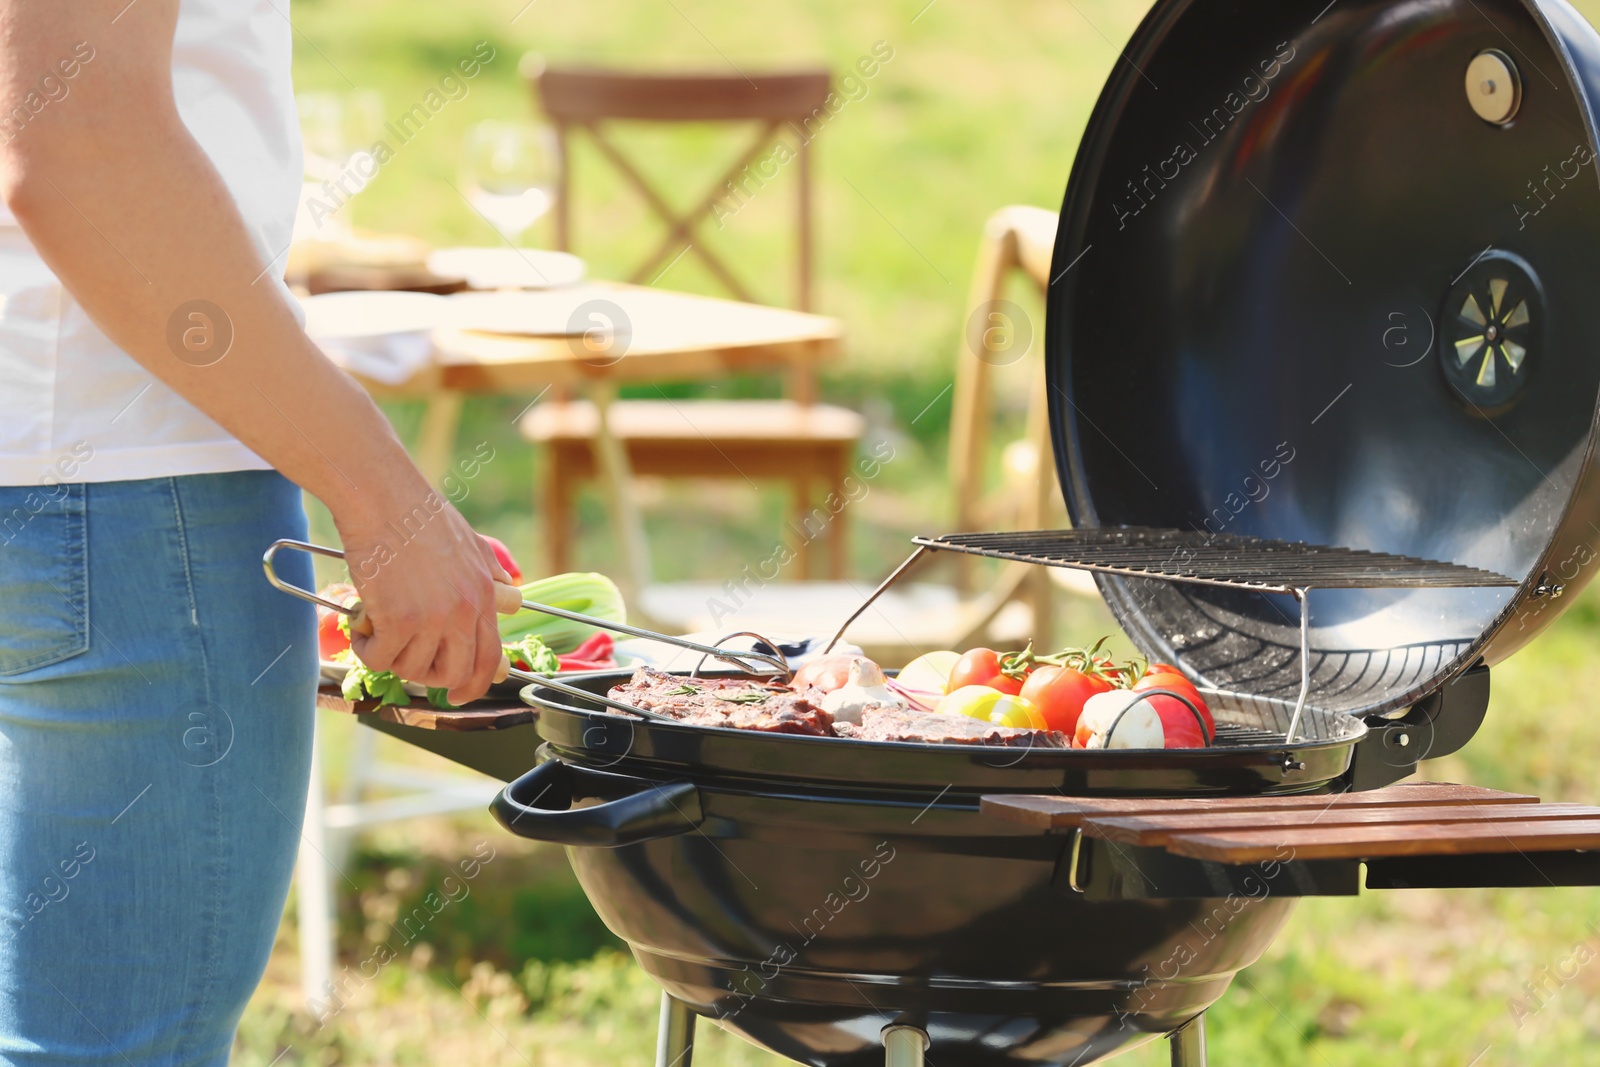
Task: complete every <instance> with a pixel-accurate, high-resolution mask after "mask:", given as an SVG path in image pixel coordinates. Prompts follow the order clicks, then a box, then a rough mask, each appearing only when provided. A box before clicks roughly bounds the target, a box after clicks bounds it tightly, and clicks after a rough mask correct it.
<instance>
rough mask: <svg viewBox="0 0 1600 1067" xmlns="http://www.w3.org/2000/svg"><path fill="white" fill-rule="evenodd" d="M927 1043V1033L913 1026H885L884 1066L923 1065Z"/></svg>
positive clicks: (905, 1066)
mask: <svg viewBox="0 0 1600 1067" xmlns="http://www.w3.org/2000/svg"><path fill="white" fill-rule="evenodd" d="M928 1044H929V1041H928V1035H927V1034H926V1033H925V1032H924V1031H922V1030H920V1029H918V1028H917V1027H915V1026H885V1027H884V1028H883V1051H884V1057H883V1062H884V1067H923V1053H925V1052H927V1051H928Z"/></svg>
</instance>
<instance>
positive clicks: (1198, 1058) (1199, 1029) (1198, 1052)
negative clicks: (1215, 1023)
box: [1167, 1012, 1206, 1067]
mask: <svg viewBox="0 0 1600 1067" xmlns="http://www.w3.org/2000/svg"><path fill="white" fill-rule="evenodd" d="M1167 1040H1168V1041H1170V1042H1171V1043H1172V1067H1206V1017H1205V1013H1204V1012H1202V1013H1200V1014H1199V1015H1196V1016H1195V1017H1194V1018H1193V1019H1190V1020H1189V1021H1188V1022H1186V1023H1184V1024H1183V1025H1182V1026H1180V1027H1178V1028H1177V1029H1176V1030H1174V1031H1172V1033H1170V1034H1168V1035H1167Z"/></svg>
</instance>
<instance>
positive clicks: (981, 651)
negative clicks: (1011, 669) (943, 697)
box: [949, 648, 1023, 696]
mask: <svg viewBox="0 0 1600 1067" xmlns="http://www.w3.org/2000/svg"><path fill="white" fill-rule="evenodd" d="M1022 681H1023V680H1022V679H1021V678H1013V677H1012V676H1011V675H1009V674H1006V673H1005V672H1003V671H1002V670H1001V669H1000V653H998V652H996V651H995V650H994V649H992V648H975V649H973V650H972V651H970V652H968V653H967V654H966V655H964V656H962V657H961V658H960V659H958V660H956V665H955V669H954V670H952V671H951V672H950V688H949V692H952V693H954V692H955V691H956V690H957V689H960V688H962V687H963V686H968V685H986V686H988V687H989V688H990V689H998V690H999V691H1000V692H1002V693H1009V694H1010V695H1012V696H1016V695H1018V694H1019V693H1021V692H1022Z"/></svg>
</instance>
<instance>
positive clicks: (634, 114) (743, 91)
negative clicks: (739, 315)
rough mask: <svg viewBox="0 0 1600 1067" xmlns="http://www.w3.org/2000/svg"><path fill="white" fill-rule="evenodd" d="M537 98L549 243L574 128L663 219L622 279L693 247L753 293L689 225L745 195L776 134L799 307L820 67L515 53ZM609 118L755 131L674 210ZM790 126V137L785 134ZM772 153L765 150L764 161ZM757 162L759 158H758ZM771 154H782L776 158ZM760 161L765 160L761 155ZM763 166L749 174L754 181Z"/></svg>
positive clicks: (565, 185)
mask: <svg viewBox="0 0 1600 1067" xmlns="http://www.w3.org/2000/svg"><path fill="white" fill-rule="evenodd" d="M523 73H524V75H525V76H526V77H527V78H528V81H529V82H530V84H531V86H532V88H533V91H534V94H535V96H536V98H537V100H538V104H539V106H540V107H541V108H542V109H543V111H544V113H545V115H546V116H548V118H549V120H550V122H551V124H552V125H553V126H554V127H555V131H556V136H557V138H558V139H559V140H560V142H561V171H560V174H559V176H558V179H557V188H556V204H555V222H556V244H557V247H559V248H561V249H562V250H564V251H570V250H571V246H572V199H573V198H572V190H573V184H572V175H571V170H570V164H569V162H568V161H569V160H570V158H571V155H570V153H569V151H568V148H569V146H570V142H571V138H572V135H573V133H574V132H575V131H578V130H582V131H584V132H585V133H586V134H587V135H588V136H589V137H590V138H591V140H592V141H593V142H594V145H595V147H596V148H597V149H599V151H600V153H601V155H603V156H605V157H606V159H607V160H609V161H610V162H611V164H612V165H613V166H615V167H616V169H617V170H618V171H619V172H621V174H622V176H623V177H624V178H625V179H626V180H627V182H628V183H629V185H631V186H632V187H633V188H634V189H635V190H636V191H637V192H638V193H639V195H640V196H641V197H642V198H643V199H644V201H645V203H647V204H648V205H649V206H650V208H651V210H652V211H654V212H655V214H656V215H658V216H659V217H660V218H661V220H662V221H663V222H664V223H666V225H667V231H668V232H667V235H666V237H665V239H664V240H663V241H662V243H661V244H660V246H659V247H657V249H656V250H655V252H653V253H652V254H651V255H650V256H649V257H648V258H646V259H645V260H644V262H642V263H641V264H640V265H639V267H638V269H637V270H635V271H634V272H633V275H632V276H631V277H630V278H629V280H630V281H632V282H635V283H639V282H647V281H650V280H652V278H653V277H654V276H655V275H656V274H657V273H658V272H659V271H660V270H661V269H662V268H664V267H665V266H667V265H670V263H672V262H673V261H674V258H675V257H678V256H682V255H684V254H685V253H686V252H688V251H691V250H692V251H693V252H694V253H695V254H696V255H698V256H699V257H700V259H701V260H702V262H704V264H705V265H706V267H707V269H708V270H710V272H711V273H712V274H713V275H714V276H715V277H716V278H717V279H718V281H720V282H721V283H722V284H723V285H724V286H725V287H726V288H727V289H728V291H729V292H730V293H731V294H732V295H733V296H735V297H737V298H738V299H740V300H746V301H750V302H757V301H756V300H755V297H754V296H753V295H752V293H751V290H750V289H749V288H748V287H747V286H746V285H745V284H744V283H743V282H742V281H741V280H740V279H739V278H738V277H737V276H736V275H735V274H734V272H733V271H732V270H731V269H730V268H729V267H728V265H727V264H726V263H725V262H724V261H723V259H722V257H721V256H719V255H718V254H717V253H716V252H715V251H714V250H712V249H710V248H708V247H707V246H706V244H705V242H704V241H701V240H699V239H698V236H697V233H696V231H697V228H698V227H699V225H700V224H701V223H702V222H704V221H705V220H706V219H708V218H712V219H715V218H719V217H720V215H719V208H720V209H721V210H723V211H727V210H730V209H729V208H728V207H727V205H728V204H729V203H733V204H736V205H738V204H742V203H743V200H744V199H745V198H747V197H748V196H750V195H753V192H754V190H753V189H752V188H751V187H750V186H751V182H752V178H751V176H750V173H749V169H750V168H751V166H752V164H756V163H757V160H758V157H760V156H761V154H762V152H763V151H765V150H767V149H769V148H771V149H773V151H774V153H777V152H778V145H779V143H780V142H782V143H784V144H788V142H789V141H793V142H794V143H793V146H792V148H791V152H792V156H791V158H793V160H794V162H795V166H796V175H797V179H798V183H797V184H798V186H799V192H798V197H797V201H796V225H795V231H796V233H795V238H796V239H795V268H794V271H795V275H794V276H795V301H794V306H795V307H797V308H799V309H800V310H802V311H809V310H810V309H811V299H812V260H813V252H812V204H811V194H812V185H811V146H810V142H811V139H812V137H813V136H814V135H815V133H816V131H817V130H819V129H820V128H821V126H822V125H824V124H825V123H826V122H827V121H828V119H829V118H830V117H831V114H830V112H829V111H828V110H827V101H828V95H829V85H830V84H831V78H830V75H829V73H828V71H826V70H822V69H811V70H795V71H786V72H747V73H740V74H720V73H717V74H702V73H682V74H637V73H629V72H626V71H618V70H602V69H597V68H588V67H552V66H546V65H545V64H544V63H543V62H541V61H539V60H537V59H536V58H533V59H532V61H531V62H530V61H529V60H528V59H525V60H524V63H523ZM617 121H628V122H655V123H753V124H755V125H756V126H757V132H756V134H755V137H754V138H753V139H752V141H751V142H750V144H749V146H748V148H747V149H746V150H745V152H743V153H742V154H741V155H740V156H739V158H738V160H737V161H736V162H735V163H734V165H733V166H732V167H730V168H729V169H728V171H727V173H726V174H724V175H723V176H722V177H721V178H720V179H718V181H717V183H716V184H715V185H714V186H712V188H711V189H710V190H709V191H708V192H707V193H706V195H705V197H704V198H702V199H701V200H699V201H696V202H693V205H692V206H691V207H690V208H688V209H687V210H684V211H680V210H679V209H677V208H675V207H673V206H672V204H671V203H670V202H669V201H668V200H667V199H666V198H665V197H664V196H662V195H661V193H660V192H659V191H658V190H657V189H656V187H655V186H654V185H653V184H652V183H651V182H650V181H648V180H647V179H646V178H645V177H644V175H643V174H642V173H641V172H640V170H639V168H638V167H637V166H635V165H634V163H633V161H632V160H631V159H630V158H629V157H628V156H626V155H624V154H623V152H622V151H621V150H620V149H619V148H618V147H617V145H616V142H615V140H614V139H613V138H612V136H611V134H610V132H609V130H608V129H607V127H608V126H609V125H610V124H611V123H613V122H617ZM787 132H792V137H791V136H786V133H787ZM771 158H772V157H770V156H769V157H768V159H769V160H770V159H771ZM763 162H764V163H766V162H768V161H763ZM780 162H782V161H781V160H780ZM769 165H770V164H769ZM769 177H770V176H768V175H766V174H762V173H758V174H757V176H756V177H755V178H754V179H753V180H754V181H756V182H760V183H763V184H764V182H765V181H766V180H769Z"/></svg>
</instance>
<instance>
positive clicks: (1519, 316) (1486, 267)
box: [1439, 251, 1544, 415]
mask: <svg viewBox="0 0 1600 1067" xmlns="http://www.w3.org/2000/svg"><path fill="white" fill-rule="evenodd" d="M1543 304H1544V299H1543V294H1542V292H1541V291H1540V288H1539V283H1538V280H1537V278H1536V277H1535V276H1534V274H1533V270H1532V268H1530V267H1529V266H1528V264H1527V263H1526V262H1525V261H1523V260H1522V259H1521V258H1520V257H1518V256H1515V255H1513V254H1511V253H1509V252H1495V251H1490V252H1486V253H1484V254H1483V255H1482V256H1480V257H1479V258H1478V259H1477V260H1476V261H1475V262H1474V263H1473V264H1472V265H1471V266H1470V267H1468V268H1467V270H1466V271H1465V272H1464V273H1463V274H1462V275H1461V277H1460V278H1458V279H1457V281H1456V283H1455V285H1454V286H1453V287H1452V288H1451V290H1450V294H1449V296H1448V297H1446V299H1445V306H1444V309H1443V312H1444V314H1443V323H1444V326H1443V333H1444V342H1445V343H1444V344H1442V345H1440V352H1439V357H1440V364H1441V369H1442V370H1443V371H1444V377H1445V380H1446V381H1447V382H1449V384H1450V386H1451V388H1453V389H1454V390H1455V391H1456V394H1457V395H1458V396H1460V397H1461V398H1462V399H1463V400H1465V401H1467V402H1468V403H1469V404H1470V405H1471V406H1473V407H1474V408H1476V409H1478V410H1479V412H1480V413H1482V414H1485V415H1492V414H1496V413H1498V411H1499V410H1501V409H1503V408H1505V407H1506V406H1508V405H1509V404H1510V403H1511V402H1512V401H1513V400H1515V398H1516V396H1517V395H1518V394H1519V393H1520V392H1521V391H1522V388H1523V386H1524V385H1525V384H1526V382H1527V380H1528V378H1529V377H1531V376H1532V374H1533V370H1534V368H1533V366H1532V364H1533V362H1534V361H1535V359H1536V358H1537V357H1536V353H1537V350H1538V347H1539V343H1540V334H1541V332H1542V326H1543V318H1544V316H1543Z"/></svg>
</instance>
